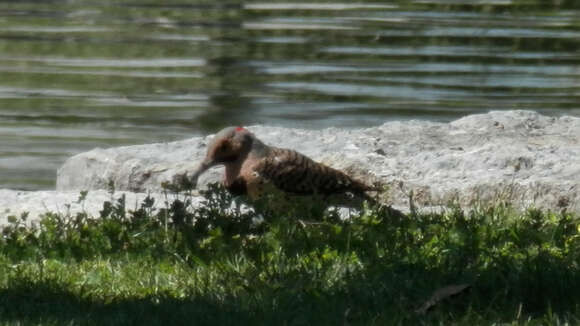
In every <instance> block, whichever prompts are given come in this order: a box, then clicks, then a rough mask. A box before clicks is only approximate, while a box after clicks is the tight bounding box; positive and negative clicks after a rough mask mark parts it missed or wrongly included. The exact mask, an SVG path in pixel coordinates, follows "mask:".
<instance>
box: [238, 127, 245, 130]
mask: <svg viewBox="0 0 580 326" xmlns="http://www.w3.org/2000/svg"><path fill="white" fill-rule="evenodd" d="M242 130H246V129H244V128H242V127H237V128H236V131H242Z"/></svg>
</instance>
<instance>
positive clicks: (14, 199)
mask: <svg viewBox="0 0 580 326" xmlns="http://www.w3.org/2000/svg"><path fill="white" fill-rule="evenodd" d="M123 195H125V208H126V210H127V212H129V211H136V210H137V209H139V208H140V207H141V203H143V200H144V199H145V198H146V197H147V196H148V195H149V196H151V197H152V198H153V199H154V200H155V201H154V206H153V208H155V209H161V208H168V207H169V206H168V205H169V204H170V203H171V202H172V201H173V200H174V199H175V197H174V196H173V195H168V196H167V197H166V196H165V194H162V193H150V194H146V193H134V192H126V191H119V192H115V193H114V194H113V195H112V196H111V194H110V193H108V192H107V191H105V190H91V191H89V192H88V193H87V195H86V197H85V199H84V200H79V198H80V196H81V194H80V192H78V191H18V190H10V189H0V207H2V209H1V210H0V225H5V224H6V223H7V219H8V217H9V216H14V217H20V216H21V214H23V213H28V216H29V218H28V220H27V221H28V222H34V221H35V220H37V219H38V217H39V216H41V215H43V214H45V213H47V212H52V213H58V214H61V215H63V216H75V215H76V214H77V213H87V214H88V215H89V216H92V217H98V216H100V211H101V210H102V209H103V204H104V202H105V201H111V202H112V203H113V204H115V203H116V200H117V199H119V198H121V197H122V196H123ZM180 199H181V200H183V198H182V197H181V198H180ZM193 199H194V203H193V204H194V205H199V204H200V203H201V200H202V199H201V198H199V197H195V198H193Z"/></svg>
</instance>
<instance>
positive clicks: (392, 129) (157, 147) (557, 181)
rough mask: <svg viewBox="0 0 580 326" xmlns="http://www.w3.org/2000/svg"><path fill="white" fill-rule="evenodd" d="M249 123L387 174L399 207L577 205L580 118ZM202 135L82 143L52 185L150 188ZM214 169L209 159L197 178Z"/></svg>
mask: <svg viewBox="0 0 580 326" xmlns="http://www.w3.org/2000/svg"><path fill="white" fill-rule="evenodd" d="M248 129H250V130H251V131H252V132H254V133H255V134H256V135H257V136H258V137H259V138H260V139H262V140H263V141H264V142H266V143H267V144H270V145H275V146H279V147H287V148H293V149H296V150H298V151H300V152H302V153H304V154H306V155H309V156H311V157H312V158H314V159H315V160H318V161H321V162H324V163H326V164H328V165H331V166H333V167H336V168H339V169H346V170H347V171H349V172H351V173H354V174H355V175H358V176H365V175H367V176H368V175H369V174H370V175H372V176H374V177H375V178H376V179H379V180H381V181H383V182H386V183H387V184H389V185H390V186H391V188H390V198H391V201H392V203H393V204H394V205H395V206H397V207H408V206H409V202H408V194H410V192H411V191H412V192H413V194H414V199H415V201H416V204H417V205H418V206H420V207H421V206H438V205H446V204H448V203H449V202H451V201H455V202H456V203H459V204H461V205H471V204H473V203H475V202H480V201H481V202H487V201H490V200H491V201H497V200H498V199H499V200H506V201H510V202H512V203H514V204H516V205H518V206H520V207H529V206H536V207H542V208H551V209H558V208H560V207H563V206H568V209H572V210H576V211H578V210H580V200H579V199H580V198H579V188H580V177H579V176H580V118H575V117H568V116H565V117H560V118H555V117H547V116H542V115H540V114H538V113H535V112H531V111H496V112H490V113H487V114H477V115H471V116H467V117H465V118H462V119H459V120H456V121H453V122H451V123H437V122H429V121H396V122H387V123H385V124H383V125H382V126H379V127H374V128H368V129H360V130H339V129H335V128H329V129H325V130H319V131H314V130H299V129H287V128H278V127H267V126H253V127H248ZM210 137H211V136H210ZM209 139H210V138H209V137H196V138H192V139H188V140H183V141H178V142H173V143H166V144H152V145H140V146H129V147H120V148H111V149H107V150H102V149H96V150H93V151H90V152H87V153H82V154H79V155H76V156H74V157H72V158H70V159H69V160H68V161H67V162H66V163H65V164H64V165H63V167H62V168H61V169H60V170H59V171H58V178H57V189H58V190H83V189H100V188H104V186H105V185H106V184H107V182H108V180H112V181H113V182H114V183H115V186H116V188H117V189H121V190H127V191H141V192H142V191H158V190H159V189H160V184H161V182H163V181H167V180H171V178H172V177H173V176H174V175H175V174H177V173H181V172H184V171H187V170H189V169H192V168H193V167H195V166H196V164H197V163H198V162H199V161H200V160H201V159H202V157H203V156H204V155H205V150H206V145H207V143H208V141H209ZM222 173H223V171H222V169H221V168H215V169H212V170H211V171H210V172H209V173H207V174H205V175H203V176H202V177H201V178H200V185H201V186H204V185H205V184H207V183H208V182H214V181H218V180H220V178H221V177H220V176H221V175H222ZM401 185H402V187H400V186H401ZM566 203H568V204H567V205H565V204H566Z"/></svg>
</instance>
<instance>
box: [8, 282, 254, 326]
mask: <svg viewBox="0 0 580 326" xmlns="http://www.w3.org/2000/svg"><path fill="white" fill-rule="evenodd" d="M251 319H252V318H250V316H249V315H248V314H247V313H242V312H239V311H236V309H235V307H231V306H225V305H223V304H222V305H217V304H214V303H212V302H209V301H206V300H204V299H203V298H200V299H184V300H179V299H175V298H171V297H166V298H142V299H141V298H135V299H122V300H114V301H112V302H109V303H104V302H94V301H92V300H88V299H83V298H80V297H78V296H76V295H75V294H72V293H70V292H67V291H65V290H61V289H58V288H55V287H54V286H53V285H52V284H49V283H47V284H35V285H34V286H31V287H15V288H10V289H4V290H1V291H0V323H6V322H18V323H19V324H48V325H51V324H53V325H65V324H66V325H70V324H73V325H133V324H135V325H165V326H169V325H205V324H207V325H209V324H213V325H215V324H234V323H236V324H238V323H241V324H243V323H246V322H249V321H250V320H251Z"/></svg>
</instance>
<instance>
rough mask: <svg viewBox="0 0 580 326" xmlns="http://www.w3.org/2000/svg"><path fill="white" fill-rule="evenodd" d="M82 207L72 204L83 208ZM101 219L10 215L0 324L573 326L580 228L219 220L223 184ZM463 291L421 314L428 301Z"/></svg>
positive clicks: (106, 209)
mask: <svg viewBox="0 0 580 326" xmlns="http://www.w3.org/2000/svg"><path fill="white" fill-rule="evenodd" d="M84 195H86V194H84V193H83V194H81V198H80V200H83V198H84ZM204 195H205V197H206V202H205V204H204V205H202V207H199V208H195V209H194V208H193V207H191V205H190V200H189V197H188V196H187V195H179V198H178V199H176V200H173V201H168V203H167V208H166V209H160V210H156V209H154V208H153V202H152V200H145V201H144V202H143V203H142V204H141V208H140V209H138V210H137V211H128V210H127V209H126V208H125V202H124V198H123V197H120V198H116V199H114V200H112V201H111V202H106V203H105V204H104V206H103V210H102V211H101V216H100V218H91V217H89V216H87V215H86V214H78V215H76V216H62V215H55V214H47V215H46V216H44V217H43V218H42V219H41V220H40V222H39V223H38V224H37V225H36V226H32V227H31V226H30V225H29V223H28V222H27V217H26V216H21V217H15V218H12V219H11V221H10V224H9V225H8V226H6V227H5V228H4V230H3V231H2V237H1V239H0V324H1V325H31V324H35V325H36V324H43V325H62V324H66V325H73V324H74V325H76V324H83V325H84V324H87V325H128V324H143V325H159V324H163V325H180V324H187V325H192V324H194V325H199V324H208V325H209V324H211V325H216V324H236V325H239V324H248V325H250V324H251V325H254V324H266V325H307V324H319V325H417V324H418V325H422V324H439V325H448V324H459V325H462V324H466V325H473V324H487V325H489V324H494V323H508V324H513V325H519V324H528V323H529V324H538V325H540V324H541V325H545V324H553V325H559V324H566V323H570V324H577V323H579V322H580V295H578V293H580V273H579V269H580V266H579V259H578V257H579V255H580V250H579V249H580V232H579V227H580V220H579V219H578V218H577V217H575V216H574V215H572V214H569V213H566V212H560V213H550V212H541V211H537V210H530V211H527V212H525V213H517V212H515V211H514V210H511V209H510V208H509V207H506V206H505V205H499V204H498V205H497V206H496V207H491V208H473V209H472V210H471V211H469V212H464V211H462V210H460V209H458V208H450V209H449V210H448V211H447V212H446V213H444V214H416V215H413V216H409V217H394V216H389V214H388V212H387V211H386V210H383V209H378V208H367V209H364V210H363V211H362V212H361V213H356V214H355V216H353V217H352V218H351V219H349V220H347V221H344V220H341V219H340V218H339V216H338V214H336V213H335V212H327V213H325V214H324V215H323V216H316V215H315V213H309V212H294V213H292V214H291V215H294V216H300V218H299V219H298V218H290V217H272V216H268V215H267V214H266V216H264V222H262V223H258V222H256V218H255V213H252V212H247V211H244V210H241V209H236V208H233V209H232V208H230V202H231V198H230V197H229V195H228V194H227V193H226V192H224V191H223V189H220V188H213V189H211V190H210V191H208V192H207V193H205V194H204ZM458 284H459V285H461V284H468V285H469V288H468V289H466V290H463V291H458V292H459V293H457V294H456V295H454V296H450V297H445V296H444V297H442V298H441V300H440V301H438V302H433V303H434V305H433V306H432V307H431V308H430V309H429V310H428V311H427V312H426V313H425V314H418V313H417V312H416V310H417V309H418V308H420V307H421V306H423V305H424V303H425V302H426V301H427V300H428V299H429V298H430V297H431V295H432V293H433V292H434V291H436V290H438V289H442V288H445V287H447V286H450V285H458Z"/></svg>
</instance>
